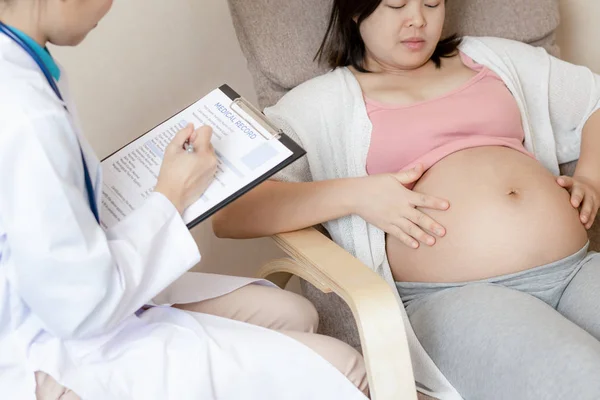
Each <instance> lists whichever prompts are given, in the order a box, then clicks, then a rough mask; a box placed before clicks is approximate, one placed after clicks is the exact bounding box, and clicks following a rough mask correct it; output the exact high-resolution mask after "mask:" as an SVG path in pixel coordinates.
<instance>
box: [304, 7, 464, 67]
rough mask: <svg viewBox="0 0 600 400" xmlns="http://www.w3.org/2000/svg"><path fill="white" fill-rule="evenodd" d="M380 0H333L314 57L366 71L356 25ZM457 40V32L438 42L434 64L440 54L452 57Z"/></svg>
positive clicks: (332, 63)
mask: <svg viewBox="0 0 600 400" xmlns="http://www.w3.org/2000/svg"><path fill="white" fill-rule="evenodd" d="M443 1H446V2H447V1H448V0H443ZM381 2H382V0H333V5H332V8H331V16H330V17H329V25H328V26H327V32H326V33H325V36H324V38H323V41H322V42H321V46H320V47H319V51H318V52H317V55H316V56H315V60H317V61H318V62H319V63H324V62H326V63H327V65H328V66H329V67H331V68H337V67H347V66H352V67H354V68H356V70H357V71H360V72H369V71H367V69H366V68H365V65H364V64H365V55H366V49H365V43H364V42H363V40H362V37H361V36H360V29H359V28H360V25H361V24H362V23H363V22H364V20H365V19H367V18H368V17H369V16H370V15H371V14H373V12H374V11H375V10H376V9H377V7H379V5H380V4H381ZM355 20H356V22H355ZM460 42H461V38H460V37H459V36H458V35H451V36H450V37H447V38H445V39H442V40H440V41H439V42H438V44H437V46H436V48H435V51H434V52H433V54H432V56H431V61H433V62H434V64H435V66H436V67H437V68H440V66H441V65H442V61H441V59H442V57H452V56H454V55H455V54H456V53H457V51H458V45H459V44H460Z"/></svg>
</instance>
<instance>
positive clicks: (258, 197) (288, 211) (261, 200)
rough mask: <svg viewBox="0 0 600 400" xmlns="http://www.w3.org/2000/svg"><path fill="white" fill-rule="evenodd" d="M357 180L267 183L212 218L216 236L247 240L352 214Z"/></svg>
mask: <svg viewBox="0 0 600 400" xmlns="http://www.w3.org/2000/svg"><path fill="white" fill-rule="evenodd" d="M359 185H360V178H355V179H351V178H348V179H334V180H327V181H321V182H301V183H289V182H279V181H266V182H264V183H263V184H261V185H259V186H258V187H256V188H255V189H253V190H251V191H250V192H248V193H247V194H245V195H244V196H242V197H240V198H239V199H238V200H236V201H235V202H233V203H232V204H230V205H229V206H228V207H226V208H224V209H223V210H221V211H220V212H218V213H217V214H216V215H215V216H214V217H213V230H214V231H215V234H216V235H217V236H218V237H221V238H235V239H247V238H254V237H262V236H270V235H274V234H276V233H281V232H290V231H295V230H298V229H302V228H306V227H309V226H313V225H316V224H320V223H323V222H326V221H330V220H333V219H337V218H341V217H344V216H347V215H350V214H352V213H353V212H354V211H355V209H356V202H357V198H358V196H357V193H359V192H358V191H359Z"/></svg>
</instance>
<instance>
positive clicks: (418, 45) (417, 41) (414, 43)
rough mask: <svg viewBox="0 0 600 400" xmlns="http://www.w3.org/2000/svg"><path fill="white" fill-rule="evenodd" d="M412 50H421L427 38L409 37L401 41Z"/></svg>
mask: <svg viewBox="0 0 600 400" xmlns="http://www.w3.org/2000/svg"><path fill="white" fill-rule="evenodd" d="M401 43H402V44H403V45H405V46H406V47H408V48H409V49H411V50H421V49H422V48H423V47H424V46H425V40H424V39H422V38H416V37H415V38H409V39H406V40H403V41H402V42H401Z"/></svg>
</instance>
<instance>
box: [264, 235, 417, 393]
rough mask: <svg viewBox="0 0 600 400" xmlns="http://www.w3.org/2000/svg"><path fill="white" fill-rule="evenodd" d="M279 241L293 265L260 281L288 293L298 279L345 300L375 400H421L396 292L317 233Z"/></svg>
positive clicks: (268, 268)
mask: <svg viewBox="0 0 600 400" xmlns="http://www.w3.org/2000/svg"><path fill="white" fill-rule="evenodd" d="M273 239H274V240H275V242H276V243H277V244H278V245H279V247H281V248H282V249H283V250H284V251H285V252H286V253H287V254H289V255H290V256H291V258H292V259H282V260H276V261H273V262H271V263H269V264H267V265H265V266H264V267H263V268H262V269H261V270H260V272H259V274H260V276H261V277H264V278H268V279H270V280H272V281H273V282H274V283H276V284H278V285H280V286H281V287H284V286H285V284H286V283H287V281H288V280H289V278H290V276H291V275H290V274H293V275H296V276H299V277H300V278H302V279H305V280H306V281H308V282H310V283H312V284H313V285H314V286H315V287H317V288H318V289H319V290H321V291H323V292H325V293H328V292H331V291H333V292H335V293H336V294H337V295H339V296H340V297H341V298H342V299H343V300H344V301H345V302H346V303H347V304H348V306H349V307H350V309H351V310H352V314H353V315H354V318H355V320H356V325H357V327H358V332H359V334H360V342H361V345H362V349H363V356H364V358H365V364H366V368H367V374H368V379H369V387H370V391H371V398H372V399H378V400H388V399H389V400H398V399H401V400H404V399H416V398H417V397H416V396H417V394H416V388H415V382H414V376H413V371H412V364H411V360H410V353H409V350H408V343H407V340H406V332H405V330H404V323H403V321H402V316H401V313H400V306H399V304H398V302H397V300H396V297H395V296H394V294H393V292H392V290H393V289H392V288H390V287H389V286H388V284H387V283H386V282H385V281H384V280H383V279H382V278H381V277H380V276H379V275H377V274H376V273H375V272H373V271H371V270H370V269H369V268H368V267H367V266H365V265H364V264H362V263H361V262H360V261H359V260H357V259H356V258H354V257H353V256H352V255H350V254H349V253H348V252H346V251H345V250H344V249H342V248H341V247H340V246H338V245H337V244H335V243H334V242H333V241H331V240H329V239H328V238H326V237H325V236H324V235H322V234H321V233H319V232H318V231H317V230H315V229H314V228H308V229H304V230H301V231H297V232H291V233H283V234H279V235H276V236H274V237H273Z"/></svg>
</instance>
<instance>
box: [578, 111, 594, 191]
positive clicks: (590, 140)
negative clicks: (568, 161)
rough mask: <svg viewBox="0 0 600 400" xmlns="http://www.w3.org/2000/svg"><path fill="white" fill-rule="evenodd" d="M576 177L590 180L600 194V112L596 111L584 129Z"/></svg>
mask: <svg viewBox="0 0 600 400" xmlns="http://www.w3.org/2000/svg"><path fill="white" fill-rule="evenodd" d="M574 176H575V177H585V178H587V179H589V180H590V181H591V183H592V184H593V185H594V188H595V189H596V190H597V191H598V193H600V110H597V111H595V112H594V113H593V114H592V116H591V117H590V118H589V119H588V120H587V121H586V123H585V125H584V127H583V132H582V134H581V153H580V155H579V161H578V162H577V168H576V169H575V174H574Z"/></svg>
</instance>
